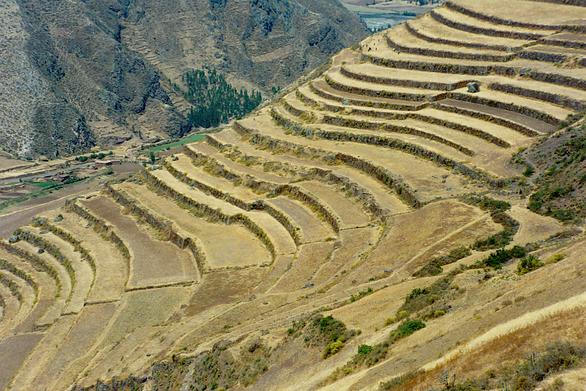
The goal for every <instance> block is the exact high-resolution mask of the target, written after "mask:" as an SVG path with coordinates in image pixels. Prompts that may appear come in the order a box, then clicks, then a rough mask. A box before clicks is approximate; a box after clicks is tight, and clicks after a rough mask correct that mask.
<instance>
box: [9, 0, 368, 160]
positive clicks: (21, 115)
mask: <svg viewBox="0 0 586 391" xmlns="http://www.w3.org/2000/svg"><path fill="white" fill-rule="evenodd" d="M315 3H319V4H315ZM364 35H365V29H364V26H363V25H362V24H361V22H360V21H359V20H358V19H357V18H356V17H354V16H353V15H351V14H350V13H349V12H348V11H347V10H346V9H345V8H343V7H342V6H341V5H340V4H339V3H338V2H337V0H326V1H320V2H315V1H311V0H283V1H276V0H250V1H236V0H187V1H181V2H170V1H166V0H136V1H128V0H74V1H68V2H62V1H56V0H43V1H41V0H0V36H2V37H3V39H2V40H0V58H1V61H0V149H3V150H5V151H6V152H9V153H11V154H13V155H16V156H18V157H35V156H39V155H46V156H49V157H57V156H60V155H67V154H72V153H76V152H80V151H83V150H86V149H88V148H89V147H91V146H93V145H96V144H99V145H107V144H111V143H112V142H113V141H112V140H114V141H116V142H119V141H120V140H129V139H133V138H134V139H138V140H145V139H149V138H163V137H168V136H170V135H171V136H178V135H181V134H183V133H185V132H186V131H187V130H188V129H187V125H186V121H185V118H184V116H183V115H182V114H181V111H183V112H185V110H186V107H185V102H184V101H183V102H182V99H181V98H180V97H179V96H177V95H176V94H175V95H174V92H173V83H176V84H181V75H183V73H184V72H185V71H187V70H188V69H192V68H195V67H201V66H203V65H212V66H216V67H218V68H219V70H220V71H222V72H224V73H226V74H228V76H229V78H230V80H231V81H232V82H233V83H235V84H236V85H239V86H245V87H255V88H258V89H260V90H263V91H265V92H267V91H270V90H271V88H272V87H274V86H284V85H286V84H288V83H289V82H291V81H293V80H295V79H296V78H297V77H298V76H299V75H300V74H302V73H303V72H305V71H307V70H309V69H311V68H313V67H315V66H317V65H319V64H320V63H322V62H323V61H325V60H326V59H327V58H329V57H330V55H331V54H332V53H334V52H336V51H338V50H340V49H342V48H343V47H346V46H348V45H350V44H352V43H354V42H356V41H358V40H359V39H360V38H362V37H363V36H364ZM4 37H5V38H4ZM181 104H182V106H181V107H179V106H180V105H181Z"/></svg>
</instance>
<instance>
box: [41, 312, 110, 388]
mask: <svg viewBox="0 0 586 391" xmlns="http://www.w3.org/2000/svg"><path fill="white" fill-rule="evenodd" d="M116 307H117V304H116V303H104V304H95V305H88V306H86V307H84V309H83V310H82V311H81V313H80V314H79V316H78V318H77V320H76V322H75V324H74V325H73V327H72V328H71V330H70V331H69V333H68V334H67V336H66V337H65V339H64V341H63V343H62V344H61V346H60V348H59V351H58V352H56V354H55V356H54V358H53V359H52V360H51V361H50V362H49V363H48V365H47V366H46V367H45V370H44V371H43V372H42V373H41V374H40V375H39V376H38V377H37V378H36V379H35V382H36V383H38V384H45V385H46V386H47V389H61V388H62V387H63V386H66V385H67V384H72V383H73V382H74V381H75V377H76V376H78V375H79V372H78V371H79V370H80V369H83V366H82V363H83V362H85V361H88V359H89V357H88V352H90V351H91V348H92V346H93V345H94V344H95V343H96V342H97V339H98V337H99V336H100V335H101V334H102V332H103V331H104V329H105V327H106V326H107V324H108V322H109V321H110V319H111V318H112V316H113V315H114V311H115V310H116ZM84 359H85V360H84ZM58 383H59V384H61V387H58V386H57V384H58Z"/></svg>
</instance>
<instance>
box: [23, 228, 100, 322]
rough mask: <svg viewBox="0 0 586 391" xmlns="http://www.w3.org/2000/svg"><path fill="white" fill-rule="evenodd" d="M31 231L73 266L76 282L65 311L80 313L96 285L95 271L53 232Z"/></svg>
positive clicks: (38, 229) (32, 229)
mask: <svg viewBox="0 0 586 391" xmlns="http://www.w3.org/2000/svg"><path fill="white" fill-rule="evenodd" d="M31 231H32V232H34V233H36V234H37V236H39V237H41V238H43V239H44V240H45V241H47V242H48V243H50V244H52V245H53V246H55V248H57V249H58V251H59V253H60V254H62V255H63V256H64V257H65V258H66V259H67V261H68V262H69V263H70V264H71V268H72V270H71V272H72V273H73V277H72V280H73V281H75V283H74V285H73V286H74V287H73V292H72V295H71V297H70V300H69V302H68V305H67V307H66V308H65V311H66V313H68V312H72V313H76V314H77V313H79V312H80V311H81V309H82V308H83V306H84V305H85V302H86V300H87V297H88V295H89V292H90V290H91V289H92V286H93V283H94V271H93V270H92V268H91V266H90V265H89V264H88V262H86V261H85V260H83V259H82V258H81V256H80V254H79V253H77V252H76V251H75V249H74V248H73V247H72V246H71V244H69V243H67V242H65V241H64V240H63V239H61V238H59V237H57V236H56V235H55V234H53V233H52V232H46V233H45V232H43V231H42V230H41V229H40V228H31ZM48 252H49V251H48ZM71 272H70V274H71Z"/></svg>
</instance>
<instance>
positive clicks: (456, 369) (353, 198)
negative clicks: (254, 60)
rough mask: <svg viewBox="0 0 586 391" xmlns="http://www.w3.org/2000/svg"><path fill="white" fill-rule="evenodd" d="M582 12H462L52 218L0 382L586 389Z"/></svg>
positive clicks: (32, 251) (394, 34) (555, 8)
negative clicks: (568, 213) (560, 188)
mask: <svg viewBox="0 0 586 391" xmlns="http://www.w3.org/2000/svg"><path fill="white" fill-rule="evenodd" d="M220 3H221V2H220ZM572 4H574V5H572ZM576 4H578V5H576ZM585 20H586V7H584V6H580V5H579V3H578V2H577V1H569V0H568V1H562V0H561V1H559V2H553V0H552V1H527V0H451V1H448V2H446V4H445V5H443V6H441V7H438V8H435V9H434V10H432V11H431V12H430V13H429V14H426V15H423V16H421V17H419V18H416V19H414V20H412V21H409V22H407V23H405V24H402V25H399V26H396V27H394V28H392V29H389V30H386V31H382V32H380V33H377V34H375V35H372V36H370V37H368V38H366V39H364V40H363V41H362V42H361V43H360V44H359V45H356V46H353V47H350V48H346V49H343V50H341V51H339V52H338V53H336V54H335V55H334V56H333V57H332V59H331V61H330V62H329V63H328V65H327V66H326V67H322V68H321V69H318V70H316V71H315V72H314V73H312V74H311V75H308V76H307V77H305V78H303V79H300V80H299V81H298V82H296V83H294V84H292V85H291V86H289V87H288V88H286V89H285V90H284V91H283V92H282V95H281V96H280V98H279V99H277V100H276V101H275V102H272V103H271V104H268V105H266V106H264V107H261V108H259V109H257V110H256V111H255V112H253V113H252V114H251V115H249V116H247V117H245V118H243V119H241V120H237V121H233V122H232V123H231V124H229V125H228V126H226V127H224V128H223V129H222V130H221V131H219V132H217V133H211V134H208V135H206V136H205V139H204V140H203V141H201V142H195V143H190V144H187V145H185V146H184V147H183V148H182V149H181V150H172V151H168V152H167V153H166V154H161V155H159V156H156V155H155V154H153V155H152V159H151V160H150V161H149V162H148V163H146V164H145V169H144V170H142V171H141V172H139V173H138V174H136V175H134V176H133V177H132V178H130V179H128V180H116V181H110V182H109V183H105V184H104V186H103V187H102V189H101V190H100V191H96V192H92V193H88V194H83V195H79V196H74V197H70V198H68V199H67V202H66V205H65V206H64V207H60V208H53V209H51V210H48V211H46V212H43V213H41V214H39V215H38V216H36V218H35V219H33V221H32V222H31V223H30V224H28V225H26V226H23V227H21V228H20V229H18V230H16V232H14V233H13V234H12V235H10V237H9V238H8V239H7V240H6V241H2V242H0V298H1V301H0V307H1V308H2V312H1V314H2V318H1V320H0V361H1V362H2V363H3V365H2V367H1V368H0V389H6V390H28V389H35V390H66V389H70V388H73V389H75V390H100V391H102V390H121V389H122V390H145V391H146V390H188V389H189V390H198V391H199V390H202V391H203V390H209V389H216V390H219V389H224V390H227V389H233V390H242V389H250V390H318V389H319V390H332V391H333V390H336V391H337V390H381V391H382V390H393V391H397V390H401V391H407V390H440V391H452V390H463V391H476V390H494V389H501V388H503V389H514V390H548V391H552V390H570V391H580V390H582V389H583V385H584V384H585V383H584V380H585V378H586V345H585V342H584V341H586V329H585V328H584V324H585V322H586V311H585V309H586V279H585V278H584V253H585V250H586V236H585V234H584V221H583V220H582V219H581V218H580V217H581V216H583V204H582V205H581V200H580V199H579V197H580V196H581V195H583V194H584V182H583V181H582V176H583V175H582V173H583V164H584V154H583V138H584V127H583V126H584V125H583V121H584V119H583V115H584V114H583V112H584V109H585V105H586V94H585V91H586V70H585V66H586V60H585V59H586V46H585V45H584V43H585V42H586V27H585V26H586V24H585V23H584V21H585ZM552 167H555V168H552ZM570 174H571V175H570ZM569 184H571V186H572V189H571V191H562V192H557V191H551V189H554V188H555V187H556V186H558V185H559V186H566V185H569ZM540 192H545V194H546V195H548V197H542V204H541V205H540V207H539V208H537V207H535V201H536V197H537V198H538V197H539V196H538V195H539V193H540ZM552 195H556V196H555V197H553V198H552V197H551V196H552ZM560 209H568V210H571V211H573V213H574V216H573V218H571V219H566V218H564V216H565V212H558V213H556V210H560ZM574 217H575V218H574Z"/></svg>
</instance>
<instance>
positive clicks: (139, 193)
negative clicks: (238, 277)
mask: <svg viewBox="0 0 586 391" xmlns="http://www.w3.org/2000/svg"><path fill="white" fill-rule="evenodd" d="M120 188H121V189H122V190H124V191H125V192H127V193H128V194H129V195H130V196H131V197H132V198H133V199H134V200H136V202H140V204H142V205H144V206H145V207H146V208H148V210H152V211H154V212H155V213H157V214H158V215H160V216H162V217H164V218H166V219H168V220H169V221H172V222H173V224H174V225H176V226H177V227H178V228H180V229H181V230H182V231H183V232H185V233H186V234H187V235H189V236H191V237H194V238H197V239H198V240H199V241H200V242H201V244H202V246H203V251H204V253H205V257H206V262H207V263H208V264H209V266H210V268H212V269H215V268H224V267H243V266H250V265H260V264H263V263H270V259H271V254H270V253H269V252H268V250H267V249H266V247H265V246H263V244H262V243H261V242H260V241H259V240H258V238H257V237H256V236H254V235H253V234H252V233H251V232H250V231H249V230H247V229H246V228H245V227H244V226H242V225H239V224H229V225H228V224H222V223H211V222H208V221H206V220H205V219H203V218H197V217H195V216H193V215H191V214H189V213H188V212H187V211H186V210H185V209H183V208H181V207H180V206H179V205H177V204H176V203H175V202H173V201H172V200H171V199H169V198H167V197H163V196H160V195H158V194H156V193H154V192H152V191H150V190H149V189H147V188H145V187H144V186H139V185H136V184H132V183H127V184H124V185H122V186H120Z"/></svg>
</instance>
